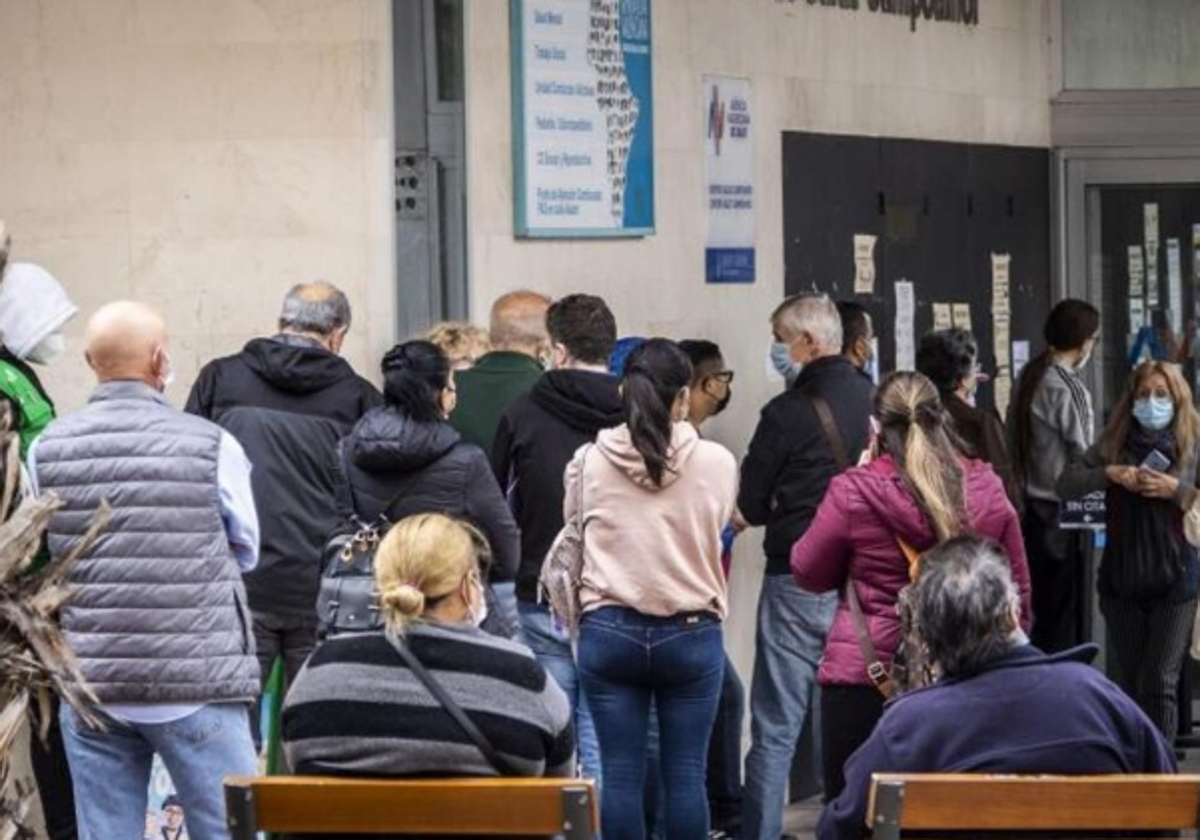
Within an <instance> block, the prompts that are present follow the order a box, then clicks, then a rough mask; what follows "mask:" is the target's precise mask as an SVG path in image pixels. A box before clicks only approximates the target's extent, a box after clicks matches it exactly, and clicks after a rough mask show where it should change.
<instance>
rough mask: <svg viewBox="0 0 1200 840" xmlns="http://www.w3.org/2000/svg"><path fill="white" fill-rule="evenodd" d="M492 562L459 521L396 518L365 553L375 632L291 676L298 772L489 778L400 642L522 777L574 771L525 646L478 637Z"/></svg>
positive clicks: (568, 741)
mask: <svg viewBox="0 0 1200 840" xmlns="http://www.w3.org/2000/svg"><path fill="white" fill-rule="evenodd" d="M490 559H491V552H490V550H489V548H488V543H487V540H486V539H485V538H484V536H483V534H482V533H481V532H480V531H479V530H477V529H476V528H474V527H473V526H471V525H469V524H467V523H466V522H463V521H460V520H456V519H451V518H450V517H448V516H444V515H442V514H437V513H430V514H420V515H418V516H411V517H409V518H408V519H405V520H403V521H402V522H400V523H399V524H397V525H396V526H395V527H393V528H392V529H391V530H389V531H388V533H387V536H386V537H384V539H383V542H381V543H380V545H379V550H378V551H377V552H376V555H375V583H376V586H377V589H378V591H379V607H380V610H381V612H382V614H383V621H384V626H383V629H382V630H380V631H377V632H373V633H361V634H347V635H340V636H335V637H333V638H331V639H329V640H327V641H326V642H325V643H324V644H322V645H321V646H320V647H319V648H317V650H316V652H314V653H313V655H312V657H311V658H310V659H309V660H308V663H307V664H306V665H305V666H304V669H303V670H302V671H301V672H300V674H299V675H298V676H297V677H296V681H295V683H294V684H293V686H292V688H291V690H290V691H289V692H288V697H287V702H286V704H285V705H284V709H283V745H284V751H285V753H286V755H287V759H288V763H289V764H290V765H291V768H292V770H293V772H295V773H298V774H302V775H323V774H336V775H348V774H354V775H358V774H369V775H372V776H414V775H442V776H494V775H496V773H497V771H496V769H495V768H494V767H493V765H492V764H491V763H490V762H489V761H488V760H487V758H485V756H484V755H483V752H482V751H481V750H480V748H479V747H477V746H476V745H475V743H474V742H473V741H472V740H471V739H470V738H469V737H468V736H467V734H466V733H465V732H463V730H462V729H461V728H460V727H459V726H458V724H456V723H455V721H454V719H453V718H452V717H451V716H450V714H449V713H447V712H446V710H445V709H444V708H442V707H441V706H440V704H439V703H438V701H437V700H436V699H434V698H433V697H432V696H431V694H430V692H429V689H427V688H426V687H425V685H424V683H422V682H421V680H420V679H419V678H418V677H417V675H416V674H414V673H413V672H412V671H411V670H410V669H409V667H408V665H407V663H406V659H405V657H404V656H403V655H402V654H401V652H400V650H398V648H400V647H401V646H403V647H404V648H406V649H407V651H409V652H411V654H412V655H413V656H414V657H415V658H416V659H417V660H418V661H419V662H420V664H421V665H423V666H424V668H425V670H427V671H428V672H429V673H430V674H431V675H432V677H433V678H434V679H435V680H436V681H437V682H438V683H440V684H441V685H442V687H443V688H444V689H445V691H446V692H447V694H449V695H450V697H451V698H452V699H453V700H454V702H455V703H457V704H458V706H459V707H460V708H461V709H462V710H463V711H464V712H465V713H466V714H467V716H468V717H469V718H470V719H471V721H472V722H473V723H474V724H475V726H476V727H477V728H478V729H479V731H480V732H481V733H482V734H483V736H484V737H485V738H486V739H487V740H488V741H489V742H490V744H491V746H492V748H493V749H494V750H495V751H496V753H498V754H499V755H500V757H501V758H502V759H503V761H504V763H505V764H507V765H508V767H509V768H512V769H513V770H515V771H516V772H518V773H520V774H521V775H528V776H569V775H571V774H572V773H573V771H574V738H573V736H572V733H571V725H570V720H571V712H570V707H569V706H568V704H567V698H566V695H565V694H563V692H562V689H560V688H559V687H558V683H556V682H555V681H554V680H552V679H549V678H548V677H547V675H546V671H545V669H544V668H542V666H541V665H540V664H539V663H538V661H537V659H536V658H535V657H534V655H533V653H532V652H531V651H530V650H529V649H528V648H527V647H525V646H524V645H522V644H518V643H517V642H513V641H509V640H508V639H503V638H499V637H497V636H493V635H490V634H488V633H484V632H483V631H482V630H481V629H480V628H479V625H481V624H482V623H483V620H484V618H485V617H486V616H487V602H486V600H485V598H484V594H483V583H482V581H483V580H484V578H485V576H486V574H487V566H488V564H489V562H490Z"/></svg>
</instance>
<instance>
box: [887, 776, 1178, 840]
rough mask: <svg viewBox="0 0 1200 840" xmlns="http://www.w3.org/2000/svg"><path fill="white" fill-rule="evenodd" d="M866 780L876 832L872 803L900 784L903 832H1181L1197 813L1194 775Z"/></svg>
mask: <svg viewBox="0 0 1200 840" xmlns="http://www.w3.org/2000/svg"><path fill="white" fill-rule="evenodd" d="M873 778H874V784H873V785H872V790H871V801H870V803H869V806H868V813H867V824H868V825H869V826H871V827H873V828H875V829H876V830H877V833H879V832H878V829H880V828H883V827H884V825H885V823H886V822H887V816H888V815H887V814H885V813H883V812H884V811H885V810H887V809H886V808H885V807H883V806H882V804H880V807H879V808H877V803H883V802H886V801H888V800H891V799H894V798H895V797H896V795H897V794H898V791H896V790H895V789H894V786H896V785H903V794H902V796H901V798H900V808H901V818H900V826H899V827H900V828H901V829H903V830H908V829H915V830H918V831H920V830H926V831H929V830H935V829H978V830H998V831H1019V830H1035V829H1042V830H1079V831H1080V833H1081V834H1083V833H1086V831H1087V830H1088V829H1131V830H1151V829H1186V828H1194V827H1196V825H1197V815H1198V814H1200V776H1161V775H1159V776H1073V777H1069V776H988V775H972V774H960V775H955V774H883V773H877V774H875V775H874V777H873ZM883 786H891V787H892V788H893V789H892V790H890V791H889V790H881V787H883ZM877 811H878V812H877ZM893 828H894V826H893Z"/></svg>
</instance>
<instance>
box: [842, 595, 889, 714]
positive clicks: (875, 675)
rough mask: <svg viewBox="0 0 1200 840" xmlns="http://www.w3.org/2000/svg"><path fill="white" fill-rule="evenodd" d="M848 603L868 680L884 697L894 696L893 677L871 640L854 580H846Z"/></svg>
mask: <svg viewBox="0 0 1200 840" xmlns="http://www.w3.org/2000/svg"><path fill="white" fill-rule="evenodd" d="M846 603H847V604H848V605H849V606H850V621H851V623H852V624H853V625H854V635H855V637H856V638H857V639H858V649H859V650H860V651H861V652H862V657H863V661H865V662H866V663H867V678H868V679H870V680H871V683H872V685H874V686H875V688H876V689H877V690H878V691H879V693H880V694H882V695H883V696H884V697H891V696H892V677H891V675H890V674H889V673H888V670H887V668H885V667H884V666H883V662H882V661H880V659H879V652H878V651H876V650H875V642H873V641H872V640H871V630H870V628H869V627H867V617H866V616H865V615H864V614H863V609H862V604H860V603H859V601H858V592H857V591H856V590H855V588H854V578H848V579H847V580H846Z"/></svg>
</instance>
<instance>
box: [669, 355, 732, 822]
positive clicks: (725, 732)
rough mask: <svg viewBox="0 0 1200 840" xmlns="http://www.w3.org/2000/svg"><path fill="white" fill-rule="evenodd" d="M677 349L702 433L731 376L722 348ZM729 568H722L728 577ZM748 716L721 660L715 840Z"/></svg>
mask: <svg viewBox="0 0 1200 840" xmlns="http://www.w3.org/2000/svg"><path fill="white" fill-rule="evenodd" d="M679 349H680V350H682V351H683V352H684V353H686V354H687V357H688V359H690V360H691V363H692V384H691V391H690V395H689V402H688V421H689V422H690V423H691V424H692V425H693V426H695V427H696V430H697V431H700V429H701V427H702V426H703V425H704V423H705V421H707V420H708V419H709V418H712V417H716V416H717V415H718V414H720V413H721V412H722V411H724V410H725V409H726V408H728V407H729V401H730V399H732V397H733V387H732V384H733V371H732V370H729V369H728V368H727V367H725V357H724V356H722V355H721V348H720V347H718V346H717V345H716V344H714V343H713V342H711V341H704V340H701V339H685V340H683V341H680V342H679ZM733 537H734V529H733V528H732V527H728V528H726V529H725V532H724V533H723V534H722V541H723V542H724V543H725V552H724V553H725V557H726V559H727V558H728V556H729V552H730V549H731V548H732V545H733ZM728 571H729V568H728V564H726V574H728ZM745 713H746V689H745V687H744V686H743V685H742V681H741V680H740V679H739V678H738V674H737V671H735V670H734V668H733V663H732V662H730V661H729V657H728V656H726V657H725V677H724V679H723V681H722V683H721V699H720V702H719V704H718V706H717V719H716V721H715V722H714V723H713V731H712V736H711V738H710V739H709V742H708V776H707V780H706V781H707V787H708V810H709V822H710V823H711V825H712V832H711V833H710V834H709V837H710V838H712V840H719V838H725V837H737V836H738V833H739V831H740V830H741V825H742V720H743V718H744V717H745Z"/></svg>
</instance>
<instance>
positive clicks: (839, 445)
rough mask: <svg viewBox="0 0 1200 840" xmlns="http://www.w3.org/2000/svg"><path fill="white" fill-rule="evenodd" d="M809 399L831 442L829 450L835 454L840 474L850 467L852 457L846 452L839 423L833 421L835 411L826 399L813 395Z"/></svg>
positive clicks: (826, 436)
mask: <svg viewBox="0 0 1200 840" xmlns="http://www.w3.org/2000/svg"><path fill="white" fill-rule="evenodd" d="M808 399H809V401H810V402H811V403H812V407H813V411H815V412H816V413H817V420H819V421H820V422H821V428H822V429H823V430H824V431H825V438H826V439H827V440H828V441H829V449H830V450H831V451H832V452H833V460H834V462H836V463H837V467H838V472H841V471H842V470H844V469H846V468H847V467H849V466H850V456H849V455H848V454H847V452H846V441H845V440H843V439H842V431H841V429H839V428H838V425H837V421H835V420H834V419H833V410H832V409H831V408H830V407H829V403H827V402H826V401H825V398H824V397H819V396H817V395H816V394H812V395H810V396H809V398H808Z"/></svg>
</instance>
